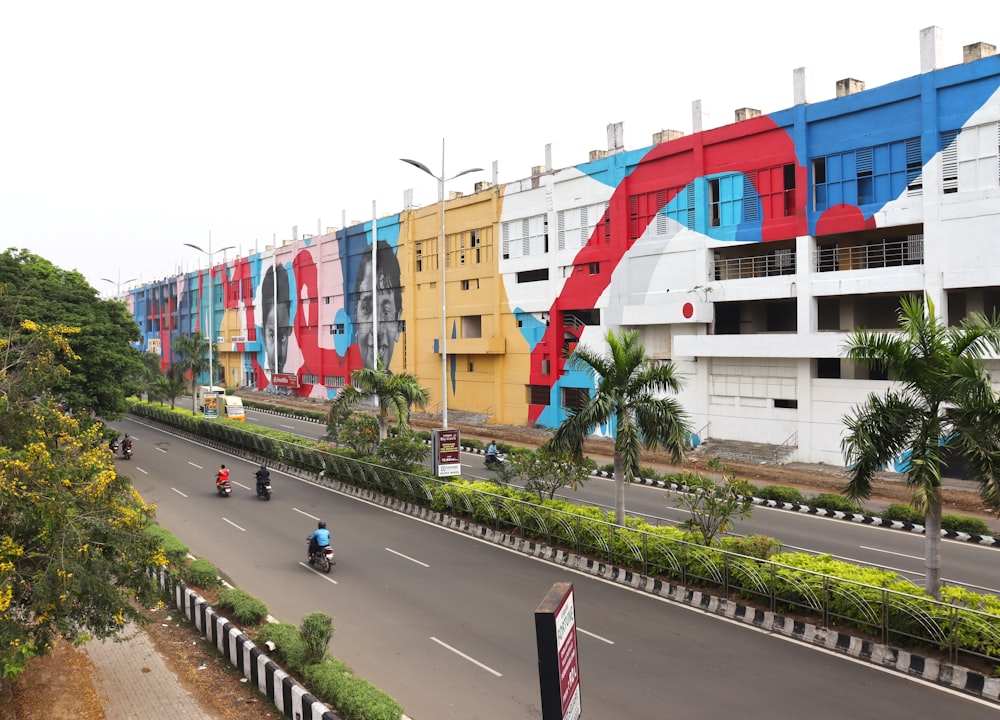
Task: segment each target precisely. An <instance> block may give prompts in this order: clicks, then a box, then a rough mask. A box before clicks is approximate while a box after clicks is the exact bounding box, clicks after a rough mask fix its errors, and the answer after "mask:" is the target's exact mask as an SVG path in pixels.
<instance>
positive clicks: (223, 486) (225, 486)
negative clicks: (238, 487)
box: [215, 478, 233, 498]
mask: <svg viewBox="0 0 1000 720" xmlns="http://www.w3.org/2000/svg"><path fill="white" fill-rule="evenodd" d="M215 490H216V492H218V493H219V497H224V498H227V497H229V495H230V493H232V491H233V487H232V485H230V484H229V479H228V478H227V479H226V480H223V481H222V482H220V483H216V484H215Z"/></svg>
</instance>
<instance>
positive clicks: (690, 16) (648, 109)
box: [0, 0, 1000, 296]
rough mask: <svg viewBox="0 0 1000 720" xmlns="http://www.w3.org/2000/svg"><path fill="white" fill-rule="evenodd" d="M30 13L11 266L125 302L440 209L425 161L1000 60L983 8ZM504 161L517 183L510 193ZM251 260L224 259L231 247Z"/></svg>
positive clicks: (438, 166)
mask: <svg viewBox="0 0 1000 720" xmlns="http://www.w3.org/2000/svg"><path fill="white" fill-rule="evenodd" d="M830 7H831V9H832V11H831V12H829V13H828V14H826V15H825V16H824V15H820V14H819V11H818V6H817V5H815V4H809V3H802V2H801V0H798V1H796V2H791V1H788V0H771V1H770V2H761V3H752V2H745V1H743V2H737V1H735V0H716V2H713V3H710V4H705V3H697V2H696V3H655V2H652V1H651V0H616V1H615V2H611V3H608V2H600V3H599V2H594V1H592V0H576V1H574V2H567V1H564V0H542V1H541V2H540V1H539V0H530V1H529V0H507V1H506V2H501V3H470V2H468V1H466V2H453V1H451V0H424V2H419V3H417V2H401V1H398V0H381V2H378V1H369V2H355V1H353V0H325V1H323V2H315V1H312V0H304V1H296V0H288V2H282V3H275V2H260V1H258V0H240V1H239V2H233V1H230V0H198V1H196V2H192V1H189V0H177V1H174V2H169V3H166V2H135V0H129V1H128V2H118V1H111V0H88V1H87V2H81V1H80V0H31V1H30V2H17V1H16V0H6V1H4V2H2V3H0V251H2V250H4V249H6V248H9V247H15V248H27V249H28V250H30V251H31V252H33V253H35V254H37V255H40V256H42V257H44V258H46V259H48V260H50V261H51V262H53V263H54V264H56V265H57V266H59V267H62V268H65V269H76V270H79V271H80V272H81V273H82V274H83V275H84V276H85V277H86V279H87V280H88V281H89V282H90V284H91V285H92V286H93V287H94V288H95V289H96V290H97V291H98V292H99V293H100V294H101V295H102V296H110V295H113V294H115V293H116V292H118V291H119V290H125V289H126V288H129V287H133V286H136V285H138V284H141V283H147V282H152V281H156V280H159V279H162V278H165V277H169V276H171V275H174V274H175V273H177V272H178V271H186V270H192V269H194V268H196V267H199V264H200V265H201V266H204V264H205V262H206V260H207V256H206V254H203V253H199V252H198V251H197V250H194V249H191V248H189V247H186V245H185V243H193V244H195V245H198V246H199V247H201V248H202V249H203V250H206V251H207V250H209V246H210V245H211V250H212V252H213V254H214V255H215V261H216V262H219V261H220V260H222V258H223V256H225V257H226V258H229V259H231V258H232V257H234V254H236V253H239V254H240V255H246V254H248V253H250V252H253V251H254V250H255V249H259V250H263V249H264V248H265V246H266V245H269V244H272V243H273V242H275V240H276V241H277V242H278V243H279V244H280V243H281V242H283V241H284V240H286V239H291V238H292V236H293V232H294V230H293V228H297V232H298V234H299V236H300V237H301V236H302V235H303V234H316V233H318V232H325V231H326V230H327V228H332V227H343V226H344V221H345V220H346V223H347V225H348V226H349V225H352V224H354V223H355V222H356V221H366V220H371V218H372V216H373V204H374V212H375V213H376V214H377V215H378V216H382V215H385V214H392V213H397V212H399V211H401V210H402V209H403V208H404V193H405V191H406V190H408V189H412V190H413V199H414V202H415V204H417V205H421V206H422V205H430V204H433V203H435V202H436V201H437V193H438V184H437V181H436V180H434V179H433V178H431V177H429V176H427V175H425V174H424V173H422V172H421V171H419V170H417V169H415V168H413V167H411V166H409V165H406V164H404V163H402V162H400V158H413V159H416V160H419V161H421V162H423V163H424V164H425V165H427V166H429V168H430V169H431V170H432V171H433V172H434V173H435V174H436V175H440V174H441V170H442V143H444V157H443V160H444V162H443V167H444V172H445V175H446V176H448V177H450V176H453V175H455V174H456V173H458V172H460V171H462V170H464V169H467V168H471V167H480V168H484V171H483V172H480V173H475V174H469V175H465V176H463V177H461V178H458V179H456V180H453V181H451V182H449V183H448V184H447V186H446V189H447V191H448V192H450V191H452V190H457V191H461V192H464V193H471V192H472V190H473V185H474V184H475V183H476V182H477V181H479V180H487V181H493V180H494V179H496V180H497V181H498V182H500V183H504V182H510V181H514V180H518V179H521V178H524V177H528V176H529V175H530V174H531V168H532V167H533V166H536V165H544V164H545V146H546V145H551V146H552V165H553V167H554V168H562V167H569V166H572V165H576V164H579V163H582V162H586V161H587V159H588V156H589V152H590V151H591V150H597V149H606V148H607V129H606V128H607V125H608V124H609V123H615V122H622V123H624V137H625V147H626V148H627V149H637V148H643V147H647V146H649V145H650V144H651V142H652V135H653V133H655V132H658V131H660V130H663V129H674V130H681V131H683V132H684V133H685V134H688V133H690V132H691V131H692V114H691V108H692V103H693V102H694V101H696V100H700V101H701V102H702V104H703V106H704V107H705V108H707V109H708V111H709V113H710V115H709V120H708V124H707V127H716V126H720V125H726V124H729V123H731V122H733V113H734V111H735V110H736V109H737V108H741V107H751V108H756V109H758V110H761V111H763V112H765V113H769V112H774V111H777V110H782V109H784V108H787V107H790V106H791V105H792V104H793V95H792V73H793V71H794V70H795V69H796V68H801V67H805V68H808V71H809V73H810V76H811V85H810V94H809V98H808V99H809V101H810V102H818V101H821V100H826V99H829V98H832V97H833V96H834V95H835V84H836V81H837V80H839V79H842V78H848V77H851V78H856V79H859V80H863V81H864V82H865V83H866V86H867V87H868V88H872V87H877V86H880V85H884V84H887V83H889V82H893V81H895V80H899V79H902V78H904V77H909V76H911V75H916V74H918V73H919V72H920V31H921V29H923V28H926V27H930V26H937V27H939V28H941V30H942V33H943V41H944V65H956V64H959V63H961V62H962V48H963V46H965V45H969V44H972V43H976V42H987V43H991V44H993V45H998V46H1000V15H998V14H997V13H996V12H994V11H991V10H989V9H988V8H989V7H990V5H989V3H984V2H982V1H981V0H955V1H954V2H949V3H941V2H940V1H939V0H933V1H930V0H912V1H907V2H903V1H902V0H880V1H879V2H872V1H871V0H865V1H864V2H860V1H857V0H841V1H840V2H837V3H835V4H833V5H831V6H830ZM494 165H495V167H496V178H494ZM228 246H232V249H230V250H226V251H225V252H224V253H220V252H218V251H219V250H221V249H222V248H225V247H228Z"/></svg>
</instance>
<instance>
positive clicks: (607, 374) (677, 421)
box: [550, 330, 691, 525]
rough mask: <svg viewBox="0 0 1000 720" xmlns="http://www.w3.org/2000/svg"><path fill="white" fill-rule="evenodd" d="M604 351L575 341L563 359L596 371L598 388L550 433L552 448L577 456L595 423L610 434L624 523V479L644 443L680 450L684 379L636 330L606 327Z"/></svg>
mask: <svg viewBox="0 0 1000 720" xmlns="http://www.w3.org/2000/svg"><path fill="white" fill-rule="evenodd" d="M605 342H606V343H607V346H608V349H607V352H604V353H599V352H596V351H595V350H593V349H591V348H588V347H586V346H579V347H577V349H576V352H574V353H573V354H572V355H570V357H569V359H568V360H567V362H566V369H567V370H577V371H583V372H587V373H588V374H590V375H596V376H597V389H596V390H595V392H594V394H593V396H592V397H591V398H590V399H589V400H588V401H587V402H586V403H585V404H584V405H583V406H582V407H580V408H574V409H571V410H570V411H569V417H567V418H566V420H564V421H563V423H562V424H561V425H560V426H559V427H558V428H557V429H556V431H555V433H554V434H553V436H552V439H551V441H550V442H551V444H552V447H553V449H554V450H555V451H556V452H559V453H568V454H569V455H570V456H571V457H573V458H576V459H578V460H579V459H582V457H583V443H584V440H585V439H586V438H587V436H588V435H590V434H591V433H592V432H593V431H594V430H595V429H596V428H598V427H602V426H603V427H607V428H609V429H610V431H611V432H612V434H613V435H614V438H615V456H614V480H615V521H616V522H617V523H618V524H619V525H624V524H625V485H626V484H627V483H631V482H632V480H633V479H635V476H636V475H637V474H638V471H639V465H640V457H641V453H642V449H643V447H645V448H646V449H654V448H656V447H660V446H662V447H664V448H665V449H666V450H668V451H669V452H670V455H671V457H672V458H673V461H674V462H675V463H679V462H680V461H681V459H682V458H683V456H684V448H685V446H686V441H687V436H688V435H689V434H690V432H691V429H690V428H691V423H690V420H689V419H688V416H687V413H685V412H684V409H683V408H682V407H681V405H680V403H678V402H677V400H676V399H674V398H672V397H667V396H664V393H666V392H672V393H676V392H678V391H680V389H681V387H682V386H683V380H682V378H681V377H680V375H679V374H678V373H677V369H676V367H675V366H674V364H673V363H671V362H665V363H659V362H655V361H653V360H652V359H651V358H650V357H649V356H648V355H647V354H646V350H645V348H644V347H643V346H642V345H641V344H640V343H639V331H638V330H623V331H621V332H615V331H614V330H609V331H608V333H607V335H606V336H605Z"/></svg>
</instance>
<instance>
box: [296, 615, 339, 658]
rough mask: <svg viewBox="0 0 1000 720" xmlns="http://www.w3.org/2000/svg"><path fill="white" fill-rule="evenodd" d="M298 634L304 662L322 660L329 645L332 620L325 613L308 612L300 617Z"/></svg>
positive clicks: (331, 635) (331, 633) (331, 634)
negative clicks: (303, 650) (300, 623)
mask: <svg viewBox="0 0 1000 720" xmlns="http://www.w3.org/2000/svg"><path fill="white" fill-rule="evenodd" d="M299 635H300V636H301V637H302V644H303V647H304V649H305V656H304V658H303V659H304V661H305V664H306V665H315V664H316V663H320V662H323V658H324V657H325V656H326V649H327V647H328V646H329V645H330V638H332V637H333V620H332V619H331V618H330V616H329V615H327V614H326V613H321V612H314V613H309V614H308V615H306V616H305V617H304V618H302V625H301V626H300V627H299Z"/></svg>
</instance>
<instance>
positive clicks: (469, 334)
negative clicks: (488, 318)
mask: <svg viewBox="0 0 1000 720" xmlns="http://www.w3.org/2000/svg"><path fill="white" fill-rule="evenodd" d="M482 336H483V317H482V315H464V316H462V337H463V338H481V337H482Z"/></svg>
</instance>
